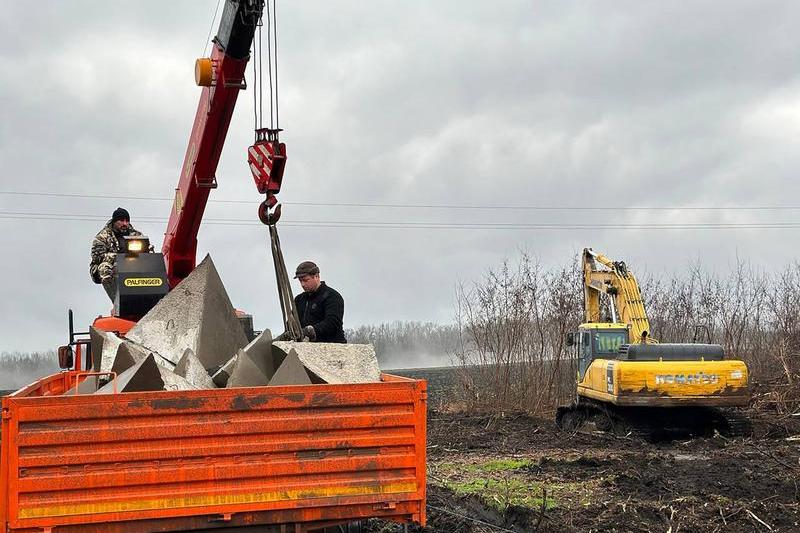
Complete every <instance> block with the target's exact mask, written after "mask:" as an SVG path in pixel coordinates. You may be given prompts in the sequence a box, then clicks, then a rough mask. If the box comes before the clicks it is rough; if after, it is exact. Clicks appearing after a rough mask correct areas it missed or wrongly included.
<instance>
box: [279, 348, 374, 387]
mask: <svg viewBox="0 0 800 533" xmlns="http://www.w3.org/2000/svg"><path fill="white" fill-rule="evenodd" d="M273 346H274V347H275V348H277V349H278V350H281V351H282V352H283V353H284V354H288V353H289V352H290V351H291V350H292V349H294V350H295V351H296V353H297V356H298V358H299V359H300V362H302V363H303V366H305V367H306V368H307V369H308V370H309V371H310V372H312V373H313V374H314V375H316V376H317V377H319V378H320V379H321V380H322V381H323V382H325V383H370V382H376V381H380V380H381V369H380V367H379V366H378V358H377V357H376V355H375V348H374V347H373V346H372V345H371V344H340V343H327V342H294V341H275V342H274V343H273Z"/></svg>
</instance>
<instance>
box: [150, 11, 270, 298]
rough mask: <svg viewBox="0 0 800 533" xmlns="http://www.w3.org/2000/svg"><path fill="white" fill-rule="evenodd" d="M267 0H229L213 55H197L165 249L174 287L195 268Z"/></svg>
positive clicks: (165, 256)
mask: <svg viewBox="0 0 800 533" xmlns="http://www.w3.org/2000/svg"><path fill="white" fill-rule="evenodd" d="M263 8H264V0H225V8H224V10H223V13H222V18H221V20H220V25H219V30H218V32H217V36H216V38H215V39H214V43H213V51H212V53H211V57H210V58H203V59H198V60H197V63H196V65H195V79H196V81H197V84H198V85H201V86H203V92H202V94H201V96H200V102H199V103H198V105H197V113H196V114H195V119H194V126H193V127H192V134H191V137H190V138H189V146H188V147H187V149H186V155H185V157H184V160H183V166H182V167H181V174H180V178H179V181H178V186H177V188H176V189H175V200H174V202H173V204H172V211H171V212H170V217H169V222H168V224H167V231H166V233H165V234H164V244H163V245H162V252H163V254H164V263H165V265H166V269H167V278H168V280H169V284H170V287H174V286H175V285H177V284H178V283H180V281H181V280H183V279H184V278H185V277H186V276H188V275H189V273H191V272H192V270H194V267H195V263H196V253H197V233H198V231H199V229H200V222H201V220H202V218H203V213H204V211H205V208H206V203H207V202H208V195H209V192H210V191H211V189H214V188H216V187H217V180H216V171H217V165H218V163H219V158H220V154H221V152H222V147H223V145H224V144H225V136H226V135H227V133H228V126H229V125H230V122H231V117H232V115H233V109H234V106H235V105H236V98H237V96H238V95H239V91H241V90H242V89H245V88H246V83H245V79H244V74H245V68H246V67H247V63H248V61H249V59H250V48H251V46H252V44H253V36H254V34H255V31H256V28H257V27H258V25H259V24H260V21H261V15H262V12H263Z"/></svg>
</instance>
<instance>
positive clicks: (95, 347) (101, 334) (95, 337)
mask: <svg viewBox="0 0 800 533" xmlns="http://www.w3.org/2000/svg"><path fill="white" fill-rule="evenodd" d="M103 339H105V331H102V330H99V329H97V328H96V327H94V326H89V341H90V343H91V347H92V369H93V370H94V371H95V372H100V361H101V360H102V358H103Z"/></svg>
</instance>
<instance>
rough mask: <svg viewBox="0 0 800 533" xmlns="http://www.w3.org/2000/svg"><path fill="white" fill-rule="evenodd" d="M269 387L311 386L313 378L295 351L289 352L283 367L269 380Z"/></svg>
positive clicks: (282, 364)
mask: <svg viewBox="0 0 800 533" xmlns="http://www.w3.org/2000/svg"><path fill="white" fill-rule="evenodd" d="M269 385H270V386H275V385H311V378H310V377H309V375H308V372H307V371H306V367H304V366H303V363H301V362H300V358H299V357H297V352H296V351H294V349H291V350H289V353H288V354H286V357H285V358H284V359H283V362H282V363H281V366H279V367H278V370H277V371H276V372H275V374H274V375H273V376H272V379H270V380H269Z"/></svg>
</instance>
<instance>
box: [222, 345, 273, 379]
mask: <svg viewBox="0 0 800 533" xmlns="http://www.w3.org/2000/svg"><path fill="white" fill-rule="evenodd" d="M274 373H275V368H274V366H273V362H272V351H271V350H270V353H269V354H268V356H266V357H265V356H264V355H263V353H257V354H253V355H250V354H248V353H246V352H245V351H244V350H239V353H238V354H236V361H235V362H234V365H233V369H232V370H231V377H230V378H228V382H227V383H226V385H225V386H226V387H227V388H229V389H230V388H234V387H263V386H265V385H267V383H269V380H270V378H271V377H272V375H273V374H274Z"/></svg>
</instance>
